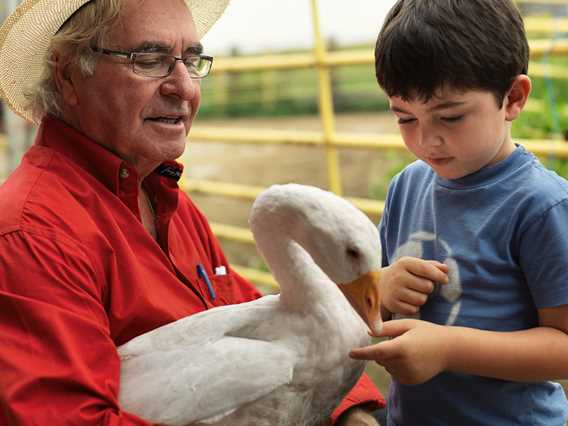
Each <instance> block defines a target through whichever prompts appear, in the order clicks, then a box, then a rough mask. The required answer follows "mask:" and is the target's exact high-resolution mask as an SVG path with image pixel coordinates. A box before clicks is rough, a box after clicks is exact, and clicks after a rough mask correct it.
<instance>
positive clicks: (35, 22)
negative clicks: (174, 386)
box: [0, 0, 382, 425]
mask: <svg viewBox="0 0 568 426" xmlns="http://www.w3.org/2000/svg"><path fill="white" fill-rule="evenodd" d="M227 1H228V0H224V1H222V0H202V1H197V0H193V1H186V2H183V1H182V0H159V1H158V0H94V1H89V0H50V1H47V0H26V1H24V2H23V3H22V4H21V6H20V7H19V9H18V10H16V11H15V12H14V14H13V15H12V16H10V17H9V18H8V19H7V21H6V22H5V24H4V26H3V27H2V29H1V30H0V51H1V53H0V93H1V95H2V97H3V98H4V100H5V101H6V102H7V103H8V105H9V106H10V107H11V108H12V109H13V110H14V111H15V112H17V113H18V114H20V115H21V116H23V117H24V118H26V119H28V120H30V121H32V120H35V121H40V120H41V126H40V128H39V131H38V136H37V140H36V143H35V145H34V146H33V147H32V148H31V149H30V150H29V151H28V153H27V154H26V156H25V158H24V160H23V161H22V164H21V165H20V167H19V168H18V169H17V170H16V171H15V172H14V173H13V174H12V175H11V176H10V178H9V179H8V180H7V181H6V182H5V183H4V184H3V185H2V187H1V188H0V211H1V212H2V213H1V216H0V347H1V350H0V371H1V374H0V423H1V424H6V423H7V424H10V425H27V424H30V425H31V424H33V425H103V424H104V425H118V424H121V425H135V424H136V425H143V424H148V423H147V422H145V421H144V420H143V419H141V418H139V417H137V416H136V415H135V413H128V412H124V411H122V410H121V408H120V406H119V405H118V402H117V401H118V389H119V376H120V374H119V373H120V371H119V370H120V363H119V358H118V355H117V350H116V348H117V346H119V345H121V344H123V343H125V342H127V341H128V340H130V339H132V338H133V337H135V336H137V335H140V334H142V333H145V332H147V331H149V330H152V329H154V328H156V327H159V326H161V325H164V324H166V323H169V322H172V321H174V320H176V319H179V318H181V317H184V316H187V315H191V314H194V313H196V312H199V311H203V310H205V309H209V308H212V307H215V306H219V305H224V304H232V303H240V302H244V301H249V300H252V299H254V298H257V297H259V296H260V295H259V293H258V292H257V290H256V289H255V288H254V287H253V286H252V285H251V284H250V283H248V282H247V281H246V280H244V279H243V278H242V277H240V276H239V275H237V274H236V273H235V272H234V271H232V270H231V268H230V267H229V265H228V264H227V261H226V259H225V256H224V255H223V253H222V251H221V248H220V246H219V244H218V242H217V241H216V239H215V237H214V236H213V235H212V233H211V230H210V228H209V225H208V223H207V221H206V219H205V218H204V217H203V216H202V215H201V213H200V212H199V211H198V210H197V208H196V207H195V205H194V204H193V203H192V202H191V200H190V199H189V198H188V197H187V196H186V195H185V194H183V193H182V192H181V191H180V190H179V188H178V186H177V184H176V181H177V180H178V179H179V177H180V175H181V166H180V165H178V164H177V163H175V162H174V161H173V160H174V159H176V158H178V157H179V156H180V155H181V154H182V153H183V150H184V147H185V143H186V135H187V133H188V132H189V129H190V127H191V124H192V122H193V119H194V118H195V115H196V113H197V110H198V107H199V102H200V84H199V80H200V79H201V78H203V77H205V76H206V75H207V74H208V73H209V70H210V68H211V63H212V58H211V57H209V56H205V55H204V54H203V48H202V45H201V44H200V38H201V37H202V36H203V34H204V33H205V32H206V31H207V30H208V29H209V27H210V26H211V25H212V24H213V23H214V22H215V21H216V20H217V19H218V17H219V16H220V15H221V14H222V12H223V10H224V9H225V7H226V3H227ZM186 3H187V4H186ZM188 5H189V9H188ZM190 10H191V12H190ZM217 267H224V269H225V270H226V274H222V275H215V272H214V271H215V269H216V268H217ZM221 269H223V268H221ZM203 271H205V272H206V273H207V274H208V275H209V276H210V277H211V281H212V287H211V285H210V284H211V283H209V282H205V281H204V280H203V275H202V274H200V273H199V272H201V273H203ZM148 386H152V383H148ZM381 403H382V398H381V396H380V395H379V394H378V392H377V391H376V389H375V388H374V387H373V385H372V384H371V383H370V381H369V379H368V378H366V377H363V378H362V380H360V381H359V383H358V384H357V385H356V387H355V388H354V389H353V390H352V391H351V393H350V394H349V395H348V397H347V398H345V399H344V401H343V403H342V404H341V405H340V406H339V407H338V408H337V409H336V410H335V412H334V414H333V415H332V421H334V422H336V423H338V424H345V425H355V424H357V425H375V424H376V422H375V420H374V419H373V418H372V416H370V415H369V414H367V412H366V410H367V409H372V408H376V407H378V406H379V405H380V404H381ZM362 407H365V408H362Z"/></svg>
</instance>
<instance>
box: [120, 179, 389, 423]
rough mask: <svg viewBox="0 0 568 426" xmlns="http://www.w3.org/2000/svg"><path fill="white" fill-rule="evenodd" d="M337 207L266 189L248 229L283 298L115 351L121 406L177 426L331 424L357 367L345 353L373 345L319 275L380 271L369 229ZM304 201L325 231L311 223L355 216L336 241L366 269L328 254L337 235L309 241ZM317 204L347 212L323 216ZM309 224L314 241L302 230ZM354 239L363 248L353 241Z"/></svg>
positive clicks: (288, 189) (316, 196)
mask: <svg viewBox="0 0 568 426" xmlns="http://www.w3.org/2000/svg"><path fill="white" fill-rule="evenodd" d="M294 196H295V197H296V198H297V199H294ZM290 197H292V198H290ZM338 200H339V199H338V197H335V196H333V195H331V194H329V193H326V192H324V191H321V190H317V189H315V188H308V187H302V186H299V185H286V186H282V187H276V188H274V187H273V188H271V189H270V190H268V191H267V192H266V193H265V194H264V195H263V196H261V197H259V199H258V200H257V201H256V202H255V205H254V206H253V210H252V213H251V220H250V222H251V229H252V231H253V234H254V235H255V239H256V241H257V245H258V247H259V250H260V251H261V252H262V254H263V256H264V257H265V259H266V260H267V262H268V264H269V265H270V266H271V269H272V271H273V273H274V275H275V277H276V279H277V281H278V282H279V284H280V287H281V294H280V295H276V296H265V297H263V298H261V299H259V300H256V301H254V302H249V303H243V304H240V305H230V306H224V307H220V308H215V309H212V310H209V311H205V312H202V313H200V314H197V315H193V316H191V317H187V318H184V319H181V320H179V321H176V322H174V323H171V324H168V325H166V326H164V327H160V328H159V329H156V330H154V331H151V332H149V333H147V334H144V335H142V336H139V337H137V338H135V339H133V340H132V341H130V342H128V343H127V344H126V345H123V346H122V347H121V348H119V353H120V356H121V360H122V370H121V375H122V377H121V393H120V400H121V406H122V408H124V409H126V410H128V411H131V412H134V413H137V414H139V415H141V416H142V417H144V418H147V419H149V420H151V421H153V422H156V423H161V424H167V425H180V426H181V425H187V424H194V423H195V424H198V425H201V424H207V425H219V426H220V425H231V426H251V425H259V426H262V425H266V426H268V425H270V426H284V425H286V426H288V425H289V426H292V425H294V426H299V425H306V426H308V425H316V424H319V423H320V422H322V421H323V420H325V419H326V418H328V417H329V414H330V412H331V411H332V410H333V408H335V407H336V406H337V405H338V404H339V402H340V400H341V399H342V398H343V396H344V395H345V394H346V393H347V392H348V391H349V390H350V389H351V388H352V387H353V385H354V384H355V382H356V381H357V379H358V378H359V377H360V375H361V373H362V371H363V368H364V364H363V363H362V362H360V361H355V360H352V359H350V358H349V357H348V355H347V354H348V352H349V350H350V349H351V348H354V347H359V346H363V345H366V344H368V343H369V339H370V338H369V335H368V331H367V330H368V329H367V326H366V325H365V323H364V322H363V320H362V319H361V317H360V316H359V315H358V314H357V312H355V310H354V309H353V307H352V306H351V305H350V303H349V302H348V301H347V299H346V298H345V296H344V295H343V294H342V292H341V290H340V289H339V288H338V286H337V285H336V283H335V282H333V281H332V280H330V278H329V277H328V276H327V275H326V274H325V273H324V272H323V271H322V269H321V268H324V269H331V270H334V274H332V275H336V276H335V277H332V278H334V279H335V280H336V282H338V283H339V282H349V281H352V280H353V279H355V278H357V277H358V276H360V275H363V274H365V273H367V272H369V271H371V270H374V269H377V268H378V262H379V252H378V250H379V246H378V235H377V234H376V228H375V227H374V226H373V225H372V223H371V222H370V221H369V220H368V219H366V217H364V215H363V214H362V213H361V212H359V211H358V210H356V209H355V208H354V207H352V206H350V205H348V204H347V203H346V202H345V201H343V200H340V201H338ZM310 203H315V204H312V206H311V209H316V210H315V211H313V213H314V214H315V215H317V216H321V214H323V217H326V216H329V217H328V218H329V220H330V221H331V223H325V220H323V221H322V220H321V217H320V218H319V219H320V221H319V226H322V227H329V226H331V227H334V226H336V225H337V224H336V222H335V221H336V220H337V219H338V218H340V217H341V216H342V215H343V214H345V213H347V212H350V213H351V218H350V217H346V218H345V219H344V220H355V224H357V223H359V225H358V226H360V228H357V227H355V228H353V226H349V227H347V228H348V230H349V232H351V231H352V230H353V229H358V232H356V233H357V235H351V236H350V235H342V236H341V238H342V239H343V240H345V239H347V240H349V241H350V242H353V244H354V247H356V248H352V247H351V248H352V249H353V250H356V251H358V252H360V253H361V256H362V258H364V259H363V260H364V262H360V261H357V262H354V263H353V262H351V263H352V264H350V265H347V264H345V263H344V262H342V261H339V260H337V259H336V258H335V257H336V256H328V253H330V252H333V251H334V250H336V247H333V246H329V244H334V243H333V241H332V240H333V238H331V239H329V238H328V239H327V240H325V239H323V240H322V239H317V238H315V235H316V233H317V232H318V231H317V229H316V228H315V223H311V219H314V218H308V217H306V215H305V213H310ZM330 203H331V204H330ZM334 203H335V204H337V206H336V205H335V204H334ZM346 205H347V206H349V207H346ZM323 207H325V208H327V209H331V210H333V207H335V208H336V209H339V210H341V209H340V208H339V207H341V208H343V209H346V211H343V212H341V211H335V212H334V214H333V215H331V216H330V215H329V214H328V213H326V212H325V211H322V210H321V209H322V208H323ZM350 209H352V210H353V211H352V210H350ZM318 211H319V212H318ZM354 211H356V212H357V213H354ZM353 215H355V219H353V218H352V216H353ZM308 223H310V224H311V225H313V226H314V228H313V229H312V231H310V232H313V234H311V233H306V232H305V231H306V229H307V228H306V225H307V224H308ZM347 228H346V229H347ZM373 230H374V231H373ZM320 231H322V232H326V233H328V234H329V233H330V231H332V230H330V229H326V230H325V231H323V229H322V230H320ZM340 231H341V232H344V231H345V229H343V228H342V227H338V228H337V232H340ZM331 234H333V232H331ZM365 234H366V235H365ZM318 235H319V234H318ZM332 236H333V237H337V238H339V236H337V235H332ZM361 238H364V239H365V241H357V239H361ZM306 250H309V251H310V252H311V253H312V256H313V258H312V256H310V254H308V251H306ZM315 252H317V253H315ZM371 252H372V253H371ZM365 253H371V254H369V255H366V256H365ZM373 256H376V259H372V257H373ZM359 260H360V259H359ZM334 263H335V264H334ZM318 265H320V266H318ZM320 267H321V268H320ZM349 269H353V270H349ZM328 273H329V271H328Z"/></svg>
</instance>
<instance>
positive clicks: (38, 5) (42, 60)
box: [0, 0, 229, 122]
mask: <svg viewBox="0 0 568 426" xmlns="http://www.w3.org/2000/svg"><path fill="white" fill-rule="evenodd" d="M89 1H91V0H55V1H54V0H24V1H23V2H22V3H21V4H20V5H19V6H18V7H17V8H16V10H15V11H14V12H13V13H12V14H11V15H10V16H9V17H8V18H7V19H6V21H4V24H3V25H2V27H0V97H1V98H2V99H3V100H4V101H5V102H6V103H7V104H8V106H9V107H10V108H11V109H12V110H13V111H14V112H15V113H16V114H18V115H20V116H21V117H22V118H24V119H25V120H27V121H31V122H33V121H34V117H33V116H32V112H31V111H29V110H27V109H26V107H25V106H26V98H25V96H24V93H25V92H26V90H29V89H30V88H33V87H35V86H36V85H37V83H38V82H39V79H40V77H41V75H42V72H43V67H44V66H45V64H46V54H47V50H48V48H49V44H50V41H51V38H52V37H53V35H55V33H56V32H57V31H58V30H59V28H61V26H62V25H63V24H64V23H65V21H66V20H67V19H69V17H70V16H71V15H73V13H75V12H76V11H77V10H78V9H79V8H80V7H81V6H83V5H84V4H86V3H88V2H89ZM185 3H186V4H187V6H188V7H189V9H190V10H191V14H192V16H193V20H194V22H195V27H196V29H197V34H198V36H199V38H200V39H201V38H202V37H203V36H204V35H205V34H206V33H207V31H209V29H210V28H211V27H212V26H213V24H214V23H215V22H216V21H217V20H218V19H219V18H220V17H221V15H222V14H223V12H224V11H225V9H226V7H227V5H228V3H229V0H185Z"/></svg>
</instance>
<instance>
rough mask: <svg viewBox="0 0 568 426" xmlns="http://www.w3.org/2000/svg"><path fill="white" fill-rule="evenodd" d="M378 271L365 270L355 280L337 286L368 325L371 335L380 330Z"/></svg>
mask: <svg viewBox="0 0 568 426" xmlns="http://www.w3.org/2000/svg"><path fill="white" fill-rule="evenodd" d="M380 274H381V273H380V272H379V271H371V272H367V273H366V274H364V275H361V276H360V277H359V278H357V279H356V280H355V281H352V282H350V283H347V284H340V285H339V288H340V290H341V291H342V292H343V294H344V295H345V297H346V298H347V300H348V301H349V303H351V306H353V309H355V311H357V313H358V314H359V316H360V317H361V318H362V319H363V321H365V323H366V324H367V325H368V326H369V329H370V330H371V333H372V334H373V335H378V334H379V332H380V331H381V324H382V322H381V307H380V298H379V279H380Z"/></svg>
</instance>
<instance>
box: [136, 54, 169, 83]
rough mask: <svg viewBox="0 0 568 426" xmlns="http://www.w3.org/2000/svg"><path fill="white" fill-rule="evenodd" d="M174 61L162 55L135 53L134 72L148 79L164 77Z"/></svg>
mask: <svg viewBox="0 0 568 426" xmlns="http://www.w3.org/2000/svg"><path fill="white" fill-rule="evenodd" d="M174 60H175V59H174V58H173V57H172V56H169V55H166V54H163V53H137V54H136V56H134V58H133V61H134V72H136V73H137V74H141V75H145V76H148V77H165V76H167V75H168V74H169V71H170V64H171V63H172V61H174Z"/></svg>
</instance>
